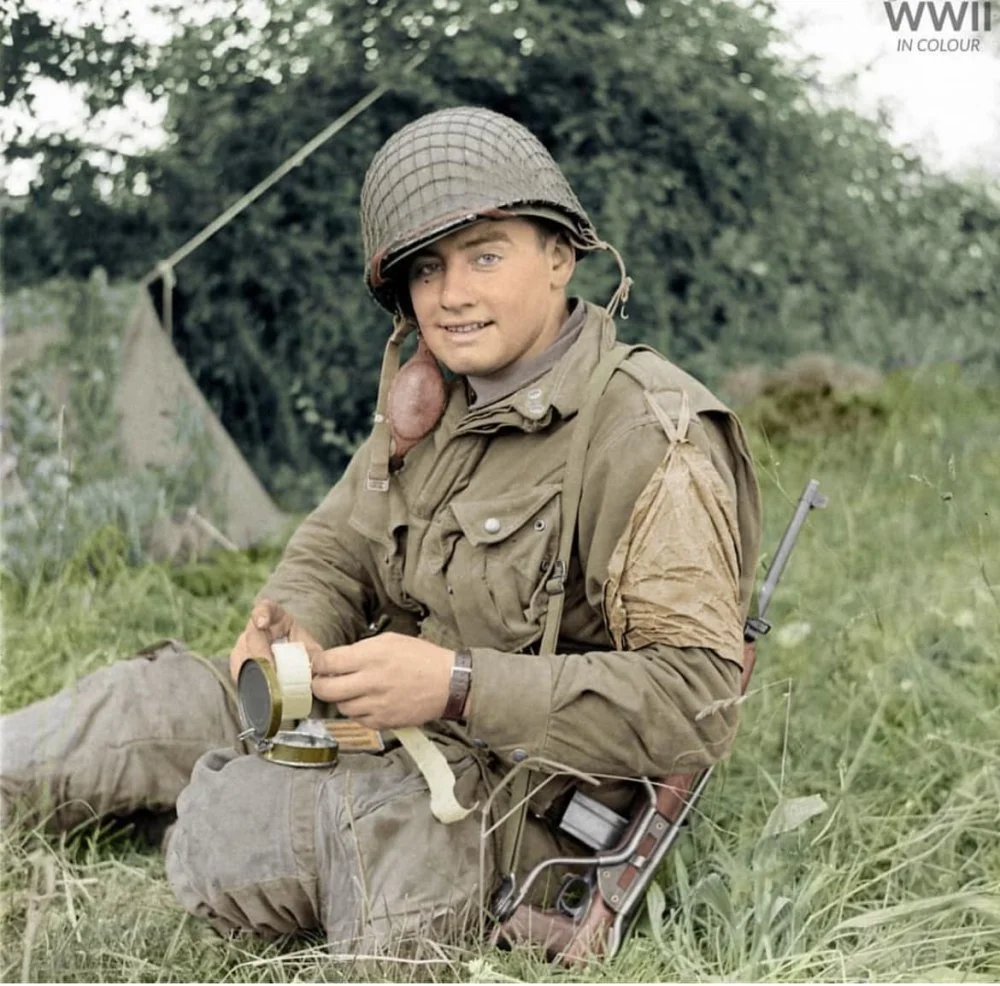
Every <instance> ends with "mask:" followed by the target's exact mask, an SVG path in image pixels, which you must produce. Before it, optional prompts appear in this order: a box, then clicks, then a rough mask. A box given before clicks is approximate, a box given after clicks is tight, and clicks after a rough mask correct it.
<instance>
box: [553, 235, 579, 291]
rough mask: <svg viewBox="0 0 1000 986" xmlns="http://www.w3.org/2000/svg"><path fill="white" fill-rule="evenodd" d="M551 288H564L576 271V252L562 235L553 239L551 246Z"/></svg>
mask: <svg viewBox="0 0 1000 986" xmlns="http://www.w3.org/2000/svg"><path fill="white" fill-rule="evenodd" d="M551 250H552V253H551V258H552V287H553V288H556V289H560V290H561V289H562V288H565V287H566V285H567V284H569V282H570V279H571V278H572V277H573V271H574V270H576V250H574V249H573V246H572V244H571V243H570V242H569V240H567V239H566V237H565V236H563V235H561V234H560V235H558V236H556V237H554V239H553V242H552V246H551Z"/></svg>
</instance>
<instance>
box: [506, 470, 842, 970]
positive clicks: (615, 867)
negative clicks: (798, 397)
mask: <svg viewBox="0 0 1000 986" xmlns="http://www.w3.org/2000/svg"><path fill="white" fill-rule="evenodd" d="M826 503H827V498H826V497H825V496H824V495H823V494H822V493H820V491H819V483H818V482H817V481H816V480H814V479H813V480H810V481H809V482H808V483H807V484H806V487H805V489H804V490H803V492H802V495H801V496H800V497H799V501H798V504H797V505H796V507H795V512H794V513H793V514H792V519H791V521H790V522H789V524H788V527H787V528H786V529H785V532H784V534H783V535H782V538H781V541H780V543H779V544H778V550H777V551H776V552H775V555H774V558H773V560H772V561H771V564H770V566H769V568H768V570H767V575H766V576H765V578H764V582H763V584H762V585H761V587H760V591H759V592H758V593H757V615H756V616H751V617H750V618H749V619H747V621H746V623H745V625H744V627H743V640H744V644H743V649H744V662H743V680H742V693H743V694H745V693H746V690H747V685H748V684H749V681H750V675H751V674H752V673H753V669H754V664H755V661H756V641H757V638H758V637H761V636H763V635H764V634H766V633H767V632H768V631H769V630H770V629H771V624H770V623H768V622H767V620H766V619H765V616H766V614H767V610H768V607H769V605H770V602H771V597H772V596H773V594H774V590H775V588H776V586H777V584H778V581H779V580H780V578H781V575H782V572H783V571H784V569H785V566H786V564H787V563H788V559H789V556H790V555H791V553H792V549H793V548H794V547H795V542H796V540H797V539H798V536H799V532H800V531H801V529H802V525H803V524H804V523H805V520H806V517H808V516H809V512H810V511H811V510H812V509H813V508H815V507H825V506H826ZM711 776H712V768H711V767H707V768H706V769H704V770H702V771H700V772H698V773H694V774H673V775H671V776H670V777H667V778H666V779H664V780H660V781H651V780H650V779H649V778H647V777H643V778H640V779H639V781H638V782H637V783H638V784H639V786H640V790H639V792H638V795H637V798H636V807H635V809H634V810H633V813H632V817H631V818H626V817H623V816H621V815H619V814H618V813H617V812H614V811H612V810H611V809H609V808H607V807H606V806H605V805H603V804H601V803H600V802H599V801H596V800H595V799H593V798H591V797H588V796H587V795H585V794H583V793H582V792H580V791H579V790H578V791H576V792H575V793H574V795H573V797H572V798H571V799H570V801H569V803H568V804H567V806H566V809H565V811H564V812H563V815H562V818H561V820H560V822H559V828H560V830H561V831H562V832H565V833H568V834H569V835H571V836H573V837H574V838H575V839H577V840H578V841H580V842H582V843H583V844H584V845H586V846H587V847H588V848H590V849H592V850H594V851H595V853H596V855H594V856H560V857H556V858H554V859H548V860H545V861H544V862H542V863H539V864H538V866H536V867H535V868H534V869H533V870H532V871H531V872H530V873H529V874H528V875H527V876H526V877H525V879H524V881H523V882H522V884H521V885H520V886H519V887H518V886H509V885H508V886H507V887H505V888H504V891H505V892H504V894H503V898H502V899H501V900H497V901H494V905H493V909H494V914H495V915H496V918H497V921H498V923H497V926H496V928H495V931H494V936H493V937H494V941H495V942H507V943H511V944H513V943H531V944H534V945H539V946H542V947H544V948H545V949H546V951H547V952H548V954H549V956H550V957H551V958H553V959H555V960H557V961H559V962H562V963H563V964H565V965H575V964H578V963H580V962H583V961H585V960H586V959H588V958H593V957H596V956H605V957H608V958H610V957H612V956H614V955H615V953H616V952H617V951H618V949H619V948H620V947H621V944H622V941H623V939H624V937H625V935H626V933H627V931H628V929H629V927H630V926H631V924H632V923H633V921H634V920H635V918H636V917H637V916H638V914H639V913H640V910H641V908H640V904H641V903H642V900H643V898H644V896H645V893H646V889H647V887H648V886H649V884H650V882H651V881H652V879H653V877H654V876H655V874H656V870H657V867H658V866H659V864H660V863H661V862H662V861H663V858H664V856H665V855H666V854H667V851H668V850H669V849H670V847H671V846H672V845H673V844H674V842H675V841H676V839H677V836H678V835H679V834H680V831H681V826H682V825H683V824H684V821H685V819H686V818H687V817H688V815H689V814H690V813H691V811H692V809H693V808H694V806H695V805H696V804H697V803H698V799H699V798H700V797H701V793H702V791H704V790H705V787H706V785H707V784H708V781H709V778H710V777H711ZM555 866H559V867H564V868H573V869H578V870H582V872H580V873H572V872H571V873H570V875H569V876H568V877H567V878H566V879H565V880H564V882H563V886H562V891H561V892H560V894H559V897H558V899H557V901H556V906H555V907H554V908H552V909H550V910H540V909H538V908H535V907H532V906H530V905H528V904H526V903H525V901H526V900H527V898H528V894H529V892H530V891H531V888H532V886H533V885H534V883H535V881H536V880H537V879H538V878H539V877H540V876H541V875H542V873H544V872H545V871H546V870H548V869H550V868H551V867H555Z"/></svg>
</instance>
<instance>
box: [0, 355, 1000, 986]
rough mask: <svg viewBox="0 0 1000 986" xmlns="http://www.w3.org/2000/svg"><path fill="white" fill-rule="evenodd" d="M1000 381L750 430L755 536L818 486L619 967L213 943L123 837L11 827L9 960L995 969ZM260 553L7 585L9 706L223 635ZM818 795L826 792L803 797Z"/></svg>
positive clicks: (48, 966) (109, 968)
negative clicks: (747, 678)
mask: <svg viewBox="0 0 1000 986" xmlns="http://www.w3.org/2000/svg"><path fill="white" fill-rule="evenodd" d="M998 393H1000V387H994V388H993V389H992V390H976V389H973V388H970V387H968V386H966V385H964V384H962V383H961V381H959V380H958V379H957V378H956V376H955V374H954V373H952V372H951V371H949V370H947V369H935V368H928V369H925V370H923V371H922V372H921V373H920V374H919V375H918V376H916V377H909V378H898V379H893V380H891V381H890V383H889V385H888V387H887V391H886V400H887V405H888V407H889V408H890V413H889V415H888V418H887V420H885V421H883V422H881V423H879V424H877V425H871V426H869V427H867V428H866V430H864V431H863V432H861V433H854V434H841V435H838V436H832V437H829V438H826V439H818V438H815V437H813V438H810V439H809V440H808V441H807V442H804V443H801V444H794V445H788V446H785V447H783V448H781V449H774V448H770V447H769V446H768V445H767V443H766V441H764V440H763V439H757V440H756V446H757V447H756V451H757V454H758V459H759V465H760V472H761V479H762V483H763V486H764V491H765V504H766V510H767V537H766V542H765V543H766V544H767V545H768V547H773V545H774V544H775V541H776V539H777V537H778V535H779V533H780V530H781V528H782V527H783V526H784V523H785V521H786V519H787V515H788V513H789V511H790V509H791V505H792V504H793V503H794V500H795V498H796V497H797V495H798V492H799V490H800V489H801V486H802V484H803V483H804V481H805V480H806V479H807V478H809V477H813V476H815V477H817V478H818V479H820V480H821V482H822V487H823V489H824V490H825V492H826V493H827V494H828V495H829V497H830V504H829V506H828V508H827V509H826V510H825V511H822V512H819V513H816V514H814V515H813V516H812V517H811V518H810V521H809V524H808V525H807V529H806V531H805V533H804V535H803V537H802V540H801V542H800V545H799V548H798V549H797V552H796V554H795V556H794V559H793V561H792V564H791V566H790V568H789V570H788V572H787V575H786V582H785V583H784V584H783V585H782V587H781V589H780V591H779V593H778V596H777V598H776V601H775V604H774V607H773V609H772V614H771V615H772V617H773V620H774V622H775V624H776V629H775V631H774V632H773V633H772V635H771V637H770V638H768V639H766V640H765V641H764V642H763V644H762V646H761V648H760V655H759V664H758V670H757V672H756V675H755V677H754V680H753V681H752V683H751V693H750V695H749V697H748V699H747V700H746V702H745V704H744V706H743V710H744V720H743V726H742V730H741V734H740V737H739V740H738V743H737V748H736V750H735V752H734V754H733V755H732V757H731V758H730V759H729V760H728V761H727V762H726V763H725V764H724V765H723V766H722V767H721V768H720V769H719V770H718V772H717V775H716V777H715V779H714V780H713V782H712V784H711V786H710V788H709V790H708V793H707V794H706V796H705V798H704V799H703V801H702V802H701V804H700V806H699V810H698V816H699V819H698V822H697V824H696V825H695V826H693V828H692V829H691V831H690V832H689V833H688V834H687V835H686V836H685V837H684V838H683V839H682V842H681V845H680V847H679V848H678V849H676V850H675V851H674V852H673V854H672V855H671V856H670V857H669V858H668V861H667V864H666V865H665V867H664V871H663V873H662V875H661V881H660V886H661V887H662V892H654V893H652V894H651V895H650V897H649V899H648V902H647V903H648V906H647V911H646V914H645V916H644V918H643V920H642V921H641V923H640V925H639V927H638V929H637V931H636V933H635V934H633V936H632V937H631V938H630V939H629V941H628V943H627V944H626V946H625V948H624V949H623V950H622V953H621V954H620V955H619V957H618V958H617V959H615V960H614V961H613V962H611V963H606V964H596V965H594V966H593V967H591V968H588V969H585V970H578V971H576V972H574V973H572V974H568V973H565V972H562V971H560V970H557V969H553V968H551V967H549V966H547V965H546V964H545V963H544V962H542V961H541V960H540V959H539V957H538V956H537V955H532V954H530V953H528V952H525V951H517V952H514V953H511V954H500V953H492V952H490V951H489V950H485V949H480V948H476V947H473V948H470V949H469V950H467V951H462V950H456V949H452V948H449V949H445V948H444V947H441V946H437V945H435V944H433V943H427V944H426V947H425V948H424V949H423V950H422V951H421V952H420V953H419V954H418V955H416V956H415V957H410V958H409V959H406V960H404V959H402V958H400V959H398V960H394V961H389V962H383V963H380V964H373V963H370V962H366V961H359V960H357V959H349V958H347V957H337V956H329V955H327V954H326V953H325V952H324V951H323V949H322V948H320V947H318V944H317V942H315V941H312V942H305V943H303V942H297V943H286V944H284V945H283V946H281V947H276V946H273V945H265V944H263V943H257V942H223V941H221V940H219V939H217V938H216V937H215V936H214V935H212V934H211V933H210V932H209V931H208V930H207V929H206V928H205V927H204V926H203V925H201V924H200V923H199V922H197V921H195V920H193V919H188V918H186V917H185V916H184V915H183V914H182V912H181V910H180V909H179V907H178V906H177V905H176V904H175V903H174V902H173V900H172V898H171V896H170V893H169V890H168V888H167V886H166V884H165V882H164V880H163V870H162V863H161V861H160V858H159V856H158V855H157V854H156V853H154V852H152V851H150V850H148V849H143V848H142V846H141V844H140V842H139V840H137V839H135V838H132V837H130V836H128V834H127V833H126V834H121V833H118V834H114V833H104V834H94V833H90V834H86V833H84V834H81V835H78V836H76V837H74V838H72V839H69V840H63V841H55V840H52V839H48V840H46V839H44V838H42V837H41V836H39V835H37V834H34V833H13V832H8V833H6V834H5V835H4V839H3V875H2V877H0V881H2V890H3V896H2V904H0V928H2V934H3V942H2V948H0V969H2V975H3V977H4V978H5V979H20V978H21V977H22V974H25V973H26V974H27V975H28V976H29V977H30V978H32V979H48V980H63V981H65V980H79V979H89V980H106V981H110V980H159V979H165V980H201V981H215V980H232V981H237V980H240V981H257V980H260V981H277V980H288V979H296V978H298V979H319V980H331V981H337V980H355V981H356V980H358V979H361V978H389V979H394V980H395V979H404V980H409V979H415V980H426V979H444V980H448V979H456V978H457V979H470V978H475V979H479V980H480V981H495V982H509V981H518V980H528V981H531V980H543V981H550V980H558V979H573V980H587V981H601V980H616V981H641V980H646V981H648V980H672V979H683V980H720V979H726V980H728V979H742V980H775V981H779V980H798V981H802V980H815V979H823V980H880V981H891V980H897V981H898V980H959V981H990V980H997V979H1000V644H998V641H1000V503H998V499H1000V453H998V448H1000V396H998ZM272 562H273V556H272V557H268V556H263V557H260V558H256V559H255V558H249V557H246V556H230V557H228V558H226V559H220V560H219V561H218V562H216V563H215V564H203V565H200V566H189V567H187V568H181V569H175V570H173V571H171V570H168V569H166V568H162V567H156V566H149V567H145V568H141V569H129V568H127V567H125V565H124V563H122V562H121V561H120V556H119V554H118V553H117V551H116V549H115V539H114V537H113V535H110V534H109V533H108V532H105V533H104V534H103V535H101V536H100V537H98V538H96V539H95V541H94V542H92V543H91V544H90V545H89V546H88V547H87V548H86V549H84V550H82V551H81V553H80V555H79V556H78V557H77V558H76V559H75V560H74V562H73V563H72V564H71V565H70V566H68V567H67V569H66V570H65V571H64V573H63V575H62V577H61V578H60V580H59V581H58V582H57V583H45V584H35V585H32V586H29V587H22V586H17V585H14V584H12V583H8V584H7V585H6V586H5V591H4V605H5V629H6V645H5V650H4V669H3V670H4V673H3V684H4V689H3V700H2V701H3V706H4V708H6V709H10V708H14V707H17V706H19V705H21V704H23V703H24V702H27V701H29V700H31V699H33V698H36V697H39V696H41V695H45V694H48V693H49V692H51V691H54V690H55V689H57V688H59V687H61V686H62V685H63V684H65V683H66V682H68V681H70V680H72V679H73V678H75V677H76V676H78V675H79V674H82V673H85V672H87V671H89V670H92V669H93V668H96V667H98V666H100V665H101V664H103V663H105V662H107V661H110V660H113V659H115V658H116V657H119V656H122V655H125V654H127V653H129V652H130V651H132V650H135V649H137V648H138V647H140V646H142V645H143V644H145V643H148V642H149V641H151V640H153V639H156V638H158V637H161V636H167V635H169V636H177V637H182V638H184V639H185V640H186V641H187V642H188V643H190V644H191V645H192V646H193V647H195V648H196V649H198V650H200V651H202V652H203V653H215V652H222V651H225V650H226V649H228V646H229V644H230V643H231V641H232V640H233V638H234V637H235V635H236V633H237V632H238V630H239V629H240V628H241V626H242V624H243V621H244V619H245V614H246V611H247V607H248V604H249V601H250V599H251V597H252V595H253V593H254V591H255V590H256V588H257V587H258V585H259V584H260V582H261V581H262V579H263V577H264V576H265V574H266V572H267V571H268V568H269V565H270V564H271V563H272ZM813 796H818V797H819V798H821V799H822V802H819V801H818V800H816V798H815V797H813ZM808 798H812V800H811V801H804V800H795V799H808ZM779 806H780V808H779ZM809 806H813V808H817V807H822V808H823V810H822V811H819V813H817V814H815V815H813V816H812V817H810V818H808V819H804V817H802V816H800V817H798V818H796V817H794V812H795V809H797V808H802V807H806V808H808V807H809ZM776 811H778V814H777V815H775V814H774V813H775V812H776ZM772 816H774V817H773V818H772ZM781 818H784V819H785V822H786V825H785V826H781V825H778V824H777V822H778V821H779V820H780V819H781ZM769 819H771V822H770V824H769ZM782 827H786V828H787V829H788V830H787V831H784V832H780V831H778V830H780V829H781V828H782ZM772 833H777V834H772Z"/></svg>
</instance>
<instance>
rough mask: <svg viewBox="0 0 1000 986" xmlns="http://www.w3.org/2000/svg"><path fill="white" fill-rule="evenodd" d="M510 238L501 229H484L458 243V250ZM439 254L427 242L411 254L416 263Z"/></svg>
mask: <svg viewBox="0 0 1000 986" xmlns="http://www.w3.org/2000/svg"><path fill="white" fill-rule="evenodd" d="M512 242H513V241H512V240H511V238H510V237H509V236H508V235H507V234H506V233H505V232H504V231H503V230H502V229H495V230H485V231H483V232H482V233H480V234H479V235H478V236H473V237H471V238H470V239H468V240H466V241H465V242H464V243H460V244H459V247H458V249H459V250H469V249H471V248H472V247H477V246H482V245H483V244H484V243H512ZM438 256H439V254H438V252H437V251H436V250H435V249H434V244H433V243H431V244H429V245H428V246H427V247H426V248H424V249H423V250H420V251H419V252H417V253H416V254H414V256H413V262H414V263H416V262H417V261H418V260H423V259H424V258H426V257H434V258H437V257H438Z"/></svg>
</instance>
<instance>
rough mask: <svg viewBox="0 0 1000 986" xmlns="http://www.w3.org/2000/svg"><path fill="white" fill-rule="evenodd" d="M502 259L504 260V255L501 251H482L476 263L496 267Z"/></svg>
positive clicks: (481, 265)
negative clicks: (502, 255) (501, 254)
mask: <svg viewBox="0 0 1000 986" xmlns="http://www.w3.org/2000/svg"><path fill="white" fill-rule="evenodd" d="M501 260H503V257H501V256H500V254H499V253H481V254H479V256H478V257H476V263H477V264H479V266H480V267H494V266H496V265H497V264H498V263H500V261H501Z"/></svg>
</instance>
